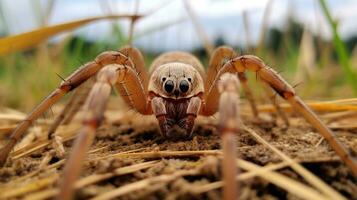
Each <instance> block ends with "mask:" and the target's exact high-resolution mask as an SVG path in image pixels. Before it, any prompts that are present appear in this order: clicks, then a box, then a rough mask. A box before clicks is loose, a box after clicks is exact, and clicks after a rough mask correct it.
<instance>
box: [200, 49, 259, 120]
mask: <svg viewBox="0 0 357 200" xmlns="http://www.w3.org/2000/svg"><path fill="white" fill-rule="evenodd" d="M235 57H237V54H236V52H235V51H234V50H233V49H232V48H230V47H226V46H221V47H218V48H216V49H215V50H214V52H213V54H212V57H211V59H210V62H209V65H208V71H207V79H206V81H205V91H208V90H209V88H210V86H211V84H213V83H214V82H215V79H216V78H217V73H218V72H219V71H220V70H221V68H222V67H223V66H224V64H225V63H226V62H227V61H229V60H231V59H233V58H235ZM230 72H231V73H235V71H234V70H233V69H232V70H231V71H230ZM238 78H239V81H240V83H241V85H242V88H243V91H244V93H245V95H246V97H247V99H248V102H249V105H250V107H251V110H252V112H253V116H254V117H256V118H258V116H259V113H258V109H257V106H256V103H255V100H254V97H253V93H252V90H251V89H250V87H249V85H248V80H247V77H246V76H245V73H244V72H242V73H238ZM213 89H214V90H215V93H218V90H217V88H213ZM218 99H219V98H218V96H216V97H215V98H210V99H208V98H205V102H206V103H207V104H210V105H218ZM217 109H218V107H217V106H216V108H212V109H211V110H210V111H209V110H206V112H207V113H208V112H209V113H214V112H216V110H217Z"/></svg>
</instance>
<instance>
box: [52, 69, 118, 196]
mask: <svg viewBox="0 0 357 200" xmlns="http://www.w3.org/2000/svg"><path fill="white" fill-rule="evenodd" d="M119 66H120V65H117V64H113V65H108V66H106V67H104V68H103V69H101V70H100V71H99V72H98V75H97V81H96V83H95V84H94V85H93V88H92V89H91V91H90V93H89V96H88V98H87V100H86V102H85V105H84V110H85V112H86V114H85V115H84V116H85V117H84V119H83V121H82V123H83V127H82V128H81V130H80V132H79V134H78V138H77V139H76V141H75V144H74V146H73V149H72V153H71V155H70V157H69V160H68V161H67V163H66V166H65V169H64V179H63V180H62V182H61V185H60V193H59V196H58V199H71V198H72V195H73V185H74V183H75V181H76V180H77V179H78V176H79V174H80V170H81V168H82V164H83V160H84V158H85V154H86V152H87V151H88V149H89V147H90V145H91V144H92V142H93V139H94V134H95V130H96V129H97V128H98V126H99V125H100V124H101V122H102V120H103V113H104V110H105V107H106V104H107V100H108V98H109V95H110V92H111V88H112V86H113V85H114V84H115V83H116V82H117V79H118V78H119V75H120V72H119V71H120V68H119Z"/></svg>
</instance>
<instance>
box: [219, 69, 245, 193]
mask: <svg viewBox="0 0 357 200" xmlns="http://www.w3.org/2000/svg"><path fill="white" fill-rule="evenodd" d="M238 87H239V82H238V79H237V77H236V76H234V75H233V74H229V73H225V74H223V75H222V76H221V77H220V81H219V83H218V88H219V93H220V98H219V111H218V112H219V122H220V123H219V125H220V132H221V134H222V151H223V166H222V173H223V181H224V187H223V199H225V200H228V199H229V200H233V199H237V195H238V194H237V193H238V192H237V191H238V186H237V181H236V174H237V167H236V158H237V144H236V134H237V133H238V132H239V123H240V116H239V95H238Z"/></svg>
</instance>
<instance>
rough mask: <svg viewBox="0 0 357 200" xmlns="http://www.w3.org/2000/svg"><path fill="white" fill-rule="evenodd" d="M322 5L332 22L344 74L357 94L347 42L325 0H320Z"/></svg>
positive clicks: (355, 78)
mask: <svg viewBox="0 0 357 200" xmlns="http://www.w3.org/2000/svg"><path fill="white" fill-rule="evenodd" d="M319 1H320V6H321V8H322V11H323V13H324V14H325V17H326V18H327V21H328V22H329V24H330V27H331V30H332V34H333V45H334V46H335V49H336V53H337V56H338V60H339V63H340V65H341V67H342V69H343V71H344V74H345V75H346V76H347V80H348V81H349V83H350V85H351V87H352V89H353V90H354V92H355V94H357V84H356V83H357V75H356V74H355V73H354V71H353V70H352V66H351V62H350V59H349V55H348V53H347V49H346V46H345V44H344V43H343V42H342V40H341V37H340V34H339V33H338V30H337V28H338V27H337V23H336V21H335V20H333V19H332V16H331V13H330V10H329V8H328V7H327V4H326V1H325V0H319Z"/></svg>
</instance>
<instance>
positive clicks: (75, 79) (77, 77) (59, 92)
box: [0, 51, 127, 166]
mask: <svg viewBox="0 0 357 200" xmlns="http://www.w3.org/2000/svg"><path fill="white" fill-rule="evenodd" d="M126 62H127V58H126V56H124V55H123V54H121V53H119V52H114V51H108V52H104V53H102V54H100V55H99V56H97V58H96V59H95V60H94V61H93V62H89V63H87V64H85V65H83V66H82V67H80V68H79V69H78V70H77V71H75V72H74V73H72V74H71V75H70V76H69V77H68V78H67V79H66V80H64V81H63V82H62V83H61V84H60V86H59V87H58V88H57V89H56V90H54V91H53V92H52V93H51V94H50V95H49V96H47V97H46V98H45V99H44V100H43V101H42V102H41V103H40V104H39V105H38V106H37V107H36V108H35V109H33V111H32V112H31V113H30V114H29V115H28V116H27V117H26V119H25V120H24V121H22V122H21V123H20V124H19V125H18V126H17V127H16V129H15V130H14V131H13V133H12V134H11V136H10V141H9V142H8V143H7V144H6V145H5V146H4V147H2V148H1V149H0V166H2V165H4V164H5V162H6V160H7V157H8V155H9V153H10V152H11V150H12V149H13V148H14V146H15V144H16V143H17V141H18V140H20V139H21V138H22V136H23V134H24V133H25V131H26V130H27V129H28V127H29V126H30V125H31V124H32V122H33V121H35V120H36V119H37V118H38V117H39V116H41V115H42V114H43V113H44V112H45V111H46V110H47V109H48V108H49V107H50V106H52V105H53V104H55V103H56V102H57V101H58V100H59V99H61V98H62V97H63V96H64V95H65V94H66V93H68V92H70V91H71V90H73V89H75V88H76V87H77V86H79V85H80V84H82V83H83V82H84V81H86V80H87V79H88V78H90V77H92V76H93V75H95V74H96V73H97V72H98V70H99V69H101V68H102V67H104V66H105V65H108V64H113V63H121V64H126Z"/></svg>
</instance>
